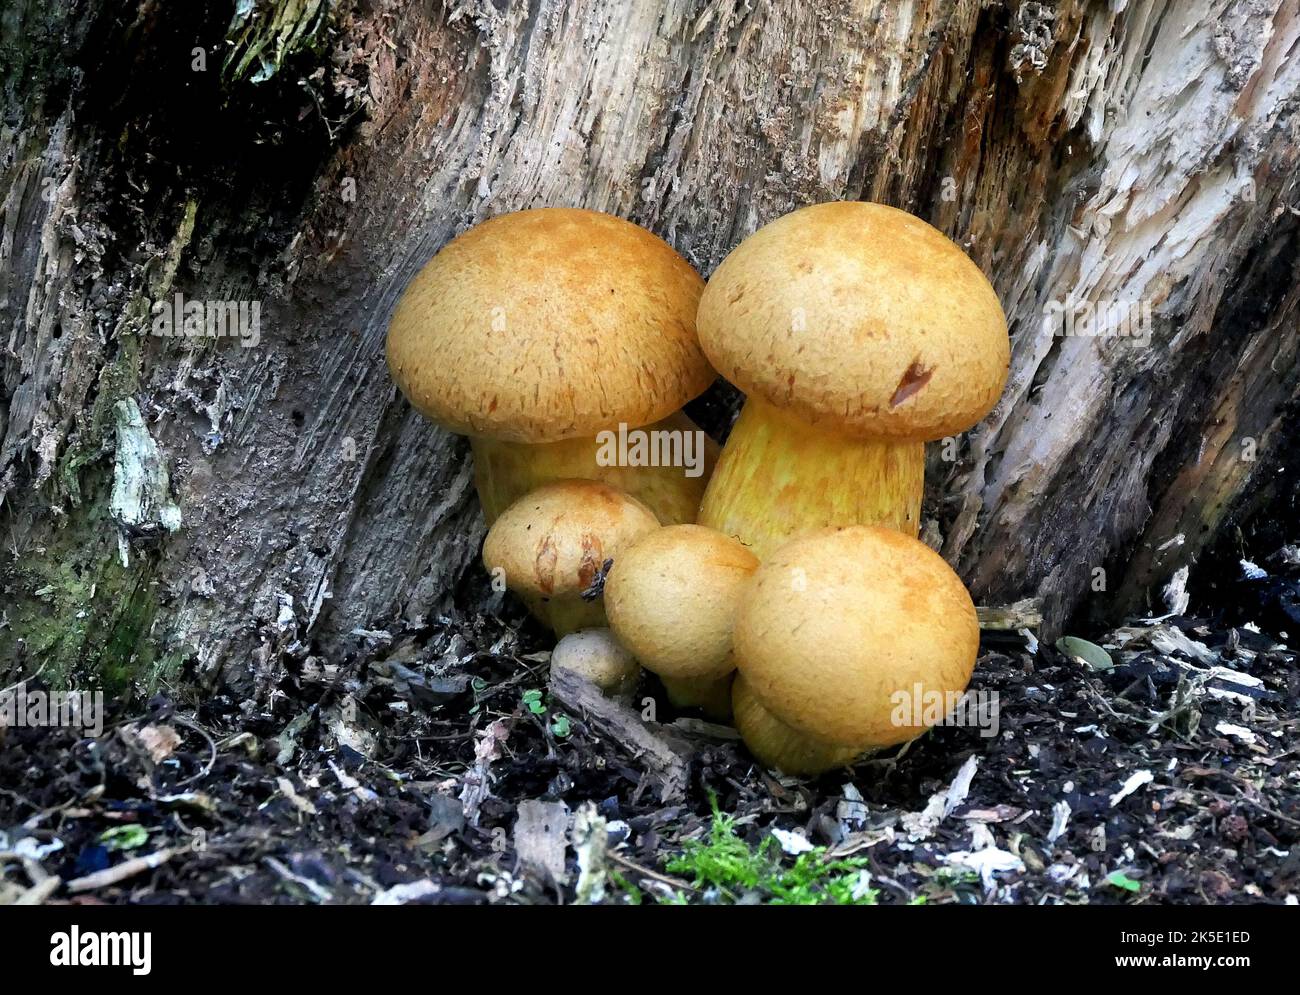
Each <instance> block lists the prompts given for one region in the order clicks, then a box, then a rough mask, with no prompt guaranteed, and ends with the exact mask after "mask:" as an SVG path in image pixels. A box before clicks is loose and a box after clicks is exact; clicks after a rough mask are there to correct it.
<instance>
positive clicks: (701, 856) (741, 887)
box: [660, 802, 879, 905]
mask: <svg viewBox="0 0 1300 995" xmlns="http://www.w3.org/2000/svg"><path fill="white" fill-rule="evenodd" d="M868 865H869V861H868V860H867V859H866V858H863V857H855V858H827V856H826V848H825V847H815V848H813V849H812V850H809V851H808V852H807V853H801V854H799V856H798V857H796V858H795V859H794V861H793V862H790V861H788V860H787V858H786V855H785V854H784V853H783V852H782V851H781V848H780V845H779V844H778V842H777V840H776V838H775V837H773V836H768V837H767V839H765V840H764V841H763V842H762V843H761V844H760V845H759V846H758V847H750V846H749V844H748V843H746V842H745V841H744V840H742V839H741V838H740V837H739V836H737V835H736V820H735V819H734V818H733V817H732V816H730V815H727V814H725V813H723V812H720V811H719V810H718V807H717V804H716V802H715V803H714V807H713V822H712V824H711V825H710V827H709V835H708V838H707V840H704V841H700V840H688V841H686V844H685V846H684V848H683V850H682V852H681V854H679V855H678V856H676V857H673V858H672V859H671V860H669V861H668V864H667V870H668V872H669V873H670V874H675V875H678V876H680V877H683V878H686V879H687V880H688V881H689V883H690V884H691V886H692V887H693V888H697V889H701V890H703V891H705V892H712V893H715V894H716V895H717V897H718V900H719V901H720V902H721V903H723V904H734V903H736V902H738V901H740V900H742V899H744V900H746V901H752V900H753V899H754V898H757V899H758V900H759V901H760V902H762V903H763V904H767V905H875V904H876V899H877V897H878V896H879V891H878V890H877V889H875V888H871V887H869V886H868V882H869V881H870V876H869V874H868V873H867V871H866V868H867V866H868ZM660 901H662V902H664V903H665V904H673V903H680V902H681V901H682V896H680V895H677V894H674V895H672V896H670V897H668V898H664V899H660Z"/></svg>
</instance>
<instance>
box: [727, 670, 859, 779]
mask: <svg viewBox="0 0 1300 995" xmlns="http://www.w3.org/2000/svg"><path fill="white" fill-rule="evenodd" d="M731 706H732V712H733V713H734V720H733V721H734V724H735V726H736V729H737V730H738V731H739V732H740V736H741V738H742V739H743V740H744V741H745V746H747V747H748V748H749V752H750V753H752V754H754V757H755V758H756V759H757V760H758V761H759V762H760V763H762V764H763V766H765V767H775V768H776V769H777V770H781V771H784V772H785V773H787V774H797V775H810V774H821V773H823V772H824V771H828V770H834V769H835V768H836V767H847V766H848V765H849V764H851V763H853V762H854V761H855V760H858V759H860V758H862V757H864V756H866V755H867V754H868V753H871V752H873V751H872V750H871V749H870V748H869V747H852V746H840V745H838V744H836V743H826V742H823V741H822V740H819V739H814V738H813V737H811V736H807V735H805V734H803V733H801V732H798V731H796V730H794V729H792V728H790V726H788V725H786V724H785V723H784V722H782V721H781V720H780V719H778V718H777V717H776V716H775V715H773V714H772V713H771V712H769V711H768V710H767V709H766V708H765V707H764V706H763V703H762V702H761V701H759V700H758V698H757V696H755V694H754V692H753V691H752V690H750V687H749V684H748V683H747V682H746V681H745V678H744V676H743V675H742V674H739V673H738V674H736V680H735V682H734V683H733V684H732V686H731Z"/></svg>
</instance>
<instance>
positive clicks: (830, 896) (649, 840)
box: [0, 579, 1300, 904]
mask: <svg viewBox="0 0 1300 995" xmlns="http://www.w3.org/2000/svg"><path fill="white" fill-rule="evenodd" d="M1259 582H1260V583H1274V581H1273V580H1272V579H1269V580H1260V581H1259ZM390 628H392V629H393V630H394V631H393V639H392V640H391V641H388V640H373V639H371V640H366V639H363V638H360V637H359V638H358V643H357V649H356V651H355V652H354V653H353V654H352V655H351V656H350V657H348V658H346V659H342V660H331V661H329V664H328V665H326V664H325V663H324V662H323V661H321V660H320V659H317V658H315V657H310V656H308V657H306V658H303V659H297V660H289V661H285V664H284V666H283V668H282V676H281V678H280V679H279V680H278V681H277V682H276V683H275V684H274V685H273V686H270V687H267V688H265V689H264V694H263V696H262V697H261V698H260V699H258V700H256V701H254V702H253V703H252V707H250V704H249V702H248V701H245V700H239V697H238V696H237V695H235V694H233V693H228V692H224V691H222V689H216V693H213V694H211V695H207V696H205V697H203V698H202V699H195V700H192V701H186V700H185V699H183V698H181V697H179V696H178V697H177V698H175V699H172V698H169V697H166V696H161V695H160V696H157V697H155V698H154V699H152V700H151V701H149V702H148V703H147V704H146V705H144V706H142V707H139V708H137V709H135V710H134V711H133V712H132V713H130V714H119V715H110V716H109V721H108V723H107V724H106V726H105V728H104V731H103V734H102V735H101V736H99V737H98V738H90V737H89V736H88V735H87V733H86V732H85V731H84V730H81V729H77V728H53V729H49V728H31V727H15V728H9V729H7V730H5V733H4V738H3V740H2V741H0V904H5V903H33V902H69V903H74V904H81V903H122V902H136V903H190V902H234V903H265V902H273V903H288V902H309V903H321V904H325V903H369V904H402V903H434V904H461V903H502V902H505V903H538V904H540V903H557V902H560V903H566V904H570V903H593V902H603V903H614V904H624V903H639V902H667V903H701V902H702V903H740V904H751V903H759V902H771V903H783V902H790V903H801V902H835V903H858V904H873V903H881V904H884V903H890V904H923V903H931V904H933V903H951V902H960V903H1034V904H1040V903H1157V902H1182V903H1212V902H1213V903H1220V902H1241V901H1252V902H1254V901H1259V902H1273V903H1279V904H1282V903H1285V904H1296V903H1297V899H1298V897H1300V740H1298V738H1297V724H1300V715H1298V714H1297V710H1296V707H1295V705H1296V702H1297V701H1300V667H1298V666H1297V662H1298V661H1297V654H1296V653H1295V651H1294V650H1292V649H1290V648H1288V644H1287V635H1286V634H1285V633H1284V632H1282V631H1278V632H1274V633H1269V632H1266V631H1259V627H1258V626H1255V625H1247V624H1229V623H1228V622H1224V621H1217V622H1213V623H1211V622H1209V621H1206V620H1201V619H1195V618H1183V617H1172V618H1170V617H1165V618H1161V619H1159V620H1154V619H1148V620H1134V621H1133V622H1132V623H1131V624H1130V625H1127V626H1124V627H1122V628H1119V629H1117V630H1115V631H1114V632H1112V633H1109V634H1107V635H1105V636H1102V637H1100V638H1098V639H1097V642H1098V643H1099V644H1100V645H1101V646H1103V647H1104V648H1105V649H1106V651H1107V653H1108V654H1109V656H1110V658H1111V659H1112V661H1113V666H1111V667H1109V668H1104V669H1098V668H1094V667H1092V666H1089V665H1088V664H1087V663H1086V662H1084V661H1082V660H1081V659H1079V658H1077V657H1075V656H1073V655H1070V654H1067V653H1063V652H1061V651H1060V650H1059V649H1057V648H1055V647H1053V646H1049V645H1046V644H1043V645H1041V646H1040V645H1038V644H1037V642H1036V641H1035V642H1033V643H1032V644H1029V643H1027V642H1026V641H1025V639H1024V638H1023V636H1021V635H1018V634H1016V633H1014V632H1006V633H993V634H987V635H986V641H985V646H984V650H983V654H982V657H981V660H980V664H979V666H978V668H977V670H976V676H975V680H974V684H973V690H976V691H980V692H986V693H989V692H996V694H997V696H998V698H997V700H998V719H999V728H998V731H997V735H996V736H991V737H990V736H983V735H981V734H980V730H979V729H978V728H972V727H965V728H963V727H945V728H938V729H935V730H933V731H932V732H930V733H928V734H927V735H926V736H924V737H922V738H921V739H920V740H918V741H917V742H915V743H913V744H912V745H910V746H909V747H908V748H907V749H905V750H902V751H899V752H898V753H897V754H896V755H893V756H880V757H876V758H874V759H872V760H869V761H866V762H864V763H861V764H859V765H858V766H857V767H856V768H854V769H852V770H850V771H842V772H838V773H832V774H828V775H825V776H823V777H820V778H817V779H815V780H806V781H801V780H796V779H790V778H784V777H777V776H774V775H773V774H772V773H770V772H767V771H764V770H762V769H761V768H759V767H758V766H757V765H756V764H755V763H754V762H753V761H752V760H751V759H750V758H749V756H748V754H747V753H746V752H745V750H744V747H743V746H742V745H741V744H740V743H739V742H738V741H737V740H736V739H735V737H734V734H731V733H730V731H729V730H727V729H725V728H722V727H718V726H715V725H712V724H710V723H706V722H702V721H700V720H698V719H695V718H691V717H689V716H679V715H677V714H675V713H674V712H673V711H672V710H671V708H670V706H669V705H668V704H667V703H666V698H665V697H664V696H663V694H662V691H660V690H659V689H658V688H657V686H655V685H653V684H652V683H650V682H647V684H646V686H645V687H643V689H642V691H641V692H640V693H638V695H637V696H636V698H635V703H634V705H633V707H631V708H629V707H627V706H624V705H617V704H614V703H612V702H609V701H608V700H606V699H604V698H600V697H599V696H596V697H595V698H593V697H592V696H591V695H590V694H589V693H588V692H589V690H590V689H589V688H584V687H583V686H582V685H581V683H574V682H572V681H565V680H561V681H560V682H558V683H556V684H549V685H548V683H547V674H546V666H545V664H546V659H547V655H546V653H545V652H544V651H543V650H542V647H543V646H545V645H546V642H545V636H544V634H543V633H541V632H540V630H537V629H536V628H535V627H534V626H533V624H532V623H531V622H529V621H527V620H526V619H524V618H523V617H522V616H521V615H518V614H511V613H509V612H508V613H507V617H505V618H498V617H495V616H485V615H474V616H467V617H463V618H444V619H440V620H437V621H435V622H432V623H429V624H427V625H424V626H422V627H419V628H416V629H412V630H410V631H401V630H400V627H397V626H392V627H390ZM1030 645H1033V647H1034V649H1035V651H1036V652H1032V653H1031V652H1030V650H1029V648H1028V647H1029V646H1030ZM655 720H658V721H655Z"/></svg>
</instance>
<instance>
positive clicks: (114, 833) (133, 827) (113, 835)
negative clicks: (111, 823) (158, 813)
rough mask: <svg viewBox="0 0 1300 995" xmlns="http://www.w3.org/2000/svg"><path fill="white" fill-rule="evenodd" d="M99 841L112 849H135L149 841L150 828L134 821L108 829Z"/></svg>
mask: <svg viewBox="0 0 1300 995" xmlns="http://www.w3.org/2000/svg"><path fill="white" fill-rule="evenodd" d="M99 842H101V843H103V844H104V846H106V847H108V849H110V850H135V849H138V848H139V847H142V846H144V845H145V844H146V843H148V842H149V830H147V829H145V828H144V826H142V825H140V824H139V823H136V822H133V823H131V824H130V825H128V826H117V827H115V828H113V829H109V830H107V831H106V832H104V833H103V834H101V835H100V837H99Z"/></svg>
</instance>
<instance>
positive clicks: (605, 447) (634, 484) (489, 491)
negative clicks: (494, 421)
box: [470, 411, 718, 624]
mask: <svg viewBox="0 0 1300 995" xmlns="http://www.w3.org/2000/svg"><path fill="white" fill-rule="evenodd" d="M655 433H668V434H655ZM611 435H612V436H613V440H612V442H613V448H614V449H615V450H617V449H618V448H619V447H618V436H619V433H618V431H617V430H616V429H614V430H611ZM627 436H628V446H627V451H626V452H615V453H614V454H613V455H614V456H615V459H614V460H613V461H612V463H611V461H610V460H608V459H607V458H606V457H607V456H608V455H610V453H609V449H610V447H611V442H610V441H609V440H607V439H603V438H601V437H599V436H587V437H584V438H579V439H565V440H564V441H562V442H543V443H537V444H531V443H525V442H503V441H501V440H498V439H488V438H484V437H482V436H475V437H473V438H472V439H471V440H470V441H471V445H472V446H473V449H474V483H475V485H476V486H477V487H478V495H479V501H480V502H481V503H482V505H483V517H484V518H485V519H486V520H487V523H488V525H489V526H491V525H492V523H493V522H495V521H496V520H497V517H498V516H499V515H500V514H501V513H502V512H503V511H505V510H506V508H507V507H509V505H510V504H511V502H513V501H514V500H515V499H517V498H520V497H523V496H524V495H525V494H527V493H528V492H529V491H531V490H535V489H536V488H538V487H540V486H542V485H543V484H549V483H551V482H552V481H556V480H569V479H578V480H598V481H600V482H601V483H603V484H609V485H610V486H611V487H617V488H618V489H619V490H621V491H624V492H625V493H627V494H630V495H632V497H634V498H636V499H637V500H638V501H640V502H641V503H642V504H644V505H645V506H646V507H648V508H649V509H650V510H651V511H653V512H654V513H655V517H657V518H658V519H659V522H660V524H662V525H681V524H685V523H688V522H694V521H695V516H696V514H697V512H698V511H699V508H700V499H701V498H702V497H703V496H704V488H705V486H706V485H707V484H708V482H709V476H710V475H711V474H712V472H713V467H714V465H715V464H716V463H717V460H718V444H717V443H716V442H714V441H713V440H712V439H711V438H709V436H708V434H707V433H705V432H704V431H703V430H701V429H700V428H699V426H697V425H696V424H695V423H694V422H693V421H691V420H690V419H689V418H687V417H686V415H684V414H683V413H682V412H680V411H678V412H676V413H675V414H672V415H669V416H668V417H667V418H665V419H663V420H662V421H658V422H655V423H654V424H652V425H646V426H643V427H642V428H640V429H636V430H633V431H630V432H628V433H627ZM638 446H640V447H641V448H640V449H638V448H637V447H638ZM688 461H689V462H693V463H695V467H694V468H692V467H690V466H686V465H682V464H683V463H685V462H688ZM643 462H644V463H647V464H648V463H649V462H659V463H661V464H663V463H675V464H676V465H660V466H651V465H632V464H634V463H643ZM606 463H611V465H604V464H606ZM697 470H698V475H697V476H693V477H692V476H687V472H688V471H690V472H696V471H697ZM602 624H603V623H602Z"/></svg>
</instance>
